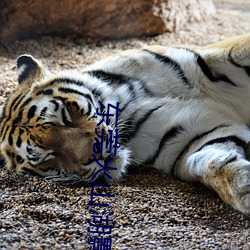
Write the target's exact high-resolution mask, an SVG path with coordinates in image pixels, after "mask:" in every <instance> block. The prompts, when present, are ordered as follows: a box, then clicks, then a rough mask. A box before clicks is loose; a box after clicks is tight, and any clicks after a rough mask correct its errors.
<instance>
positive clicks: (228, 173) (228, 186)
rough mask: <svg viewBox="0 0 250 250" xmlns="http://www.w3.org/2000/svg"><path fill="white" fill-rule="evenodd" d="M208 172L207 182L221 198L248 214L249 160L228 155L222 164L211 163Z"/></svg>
mask: <svg viewBox="0 0 250 250" xmlns="http://www.w3.org/2000/svg"><path fill="white" fill-rule="evenodd" d="M213 163H214V162H213ZM208 173H209V174H208V175H207V176H206V181H207V184H208V185H209V186H210V187H211V188H212V189H214V190H215V191H216V192H217V193H218V194H219V196H220V197H221V198H222V200H224V201H225V202H226V203H228V204H229V205H231V206H232V207H234V208H235V209H237V210H239V211H241V212H242V213H244V214H250V162H249V161H246V160H244V159H242V158H241V159H238V157H232V156H230V157H229V158H227V161H225V164H224V165H223V166H222V165H221V164H219V166H217V167H216V166H215V165H213V164H211V165H210V166H209V171H208Z"/></svg>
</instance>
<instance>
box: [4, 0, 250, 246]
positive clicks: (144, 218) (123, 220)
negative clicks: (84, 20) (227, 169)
mask: <svg viewBox="0 0 250 250" xmlns="http://www.w3.org/2000/svg"><path fill="white" fill-rule="evenodd" d="M204 1H205V0H204ZM215 3H216V7H217V13H216V15H215V16H214V17H213V18H212V19H211V20H210V21H207V22H200V23H196V24H193V25H186V26H185V27H184V28H183V29H182V30H181V31H179V32H178V33H174V34H169V33H166V34H164V35H160V36H157V37H154V38H141V39H127V40H125V39H124V40H122V41H98V42H95V43H94V44H93V43H90V42H88V41H86V40H84V39H80V38H77V37H65V38H53V37H43V38H39V39H38V40H28V41H22V42H15V43H12V44H8V45H5V46H2V47H0V105H2V104H3V102H4V100H5V98H6V96H8V94H9V93H10V92H11V91H12V90H13V87H14V86H15V84H16V81H17V76H16V67H15V60H16V58H17V57H18V56H19V55H20V54H23V53H28V54H32V55H33V56H35V57H37V58H40V59H41V60H42V61H43V62H44V63H45V64H46V65H48V67H49V68H50V70H51V71H54V72H55V71H58V70H61V69H69V68H75V69H81V68H83V67H84V66H85V65H88V64H90V63H92V62H94V61H96V60H98V59H100V58H103V57H105V56H107V55H109V54H112V53H114V52H119V51H121V50H125V49H129V48H137V47H141V46H144V45H148V44H161V45H172V44H175V45H176V44H192V45H204V44H208V43H211V42H215V41H218V40H221V39H224V38H226V37H230V36H234V35H240V34H243V33H246V32H250V22H249V20H250V0H244V1H243V0H238V1H237V0H216V1H215ZM102 191H106V192H107V193H109V194H113V195H115V197H114V198H107V199H106V202H107V203H109V204H110V206H109V208H108V209H107V210H108V211H113V212H114V214H113V215H112V216H111V217H110V218H112V219H113V222H112V227H113V229H112V234H111V235H107V236H109V237H111V238H112V243H113V244H112V246H113V248H112V249H117V250H123V249H124V250H125V249H126V250H130V249H159V250H160V249H250V218H249V217H247V216H244V215H243V214H241V213H239V212H236V211H234V210H233V209H232V208H231V207H229V206H228V205H226V204H224V203H223V202H222V201H221V200H220V199H219V197H218V196H217V195H216V194H215V193H213V192H212V191H210V190H208V189H206V188H205V187H203V186H200V185H197V184H190V183H183V182H180V181H178V180H176V179H174V178H172V177H169V176H166V175H163V174H159V173H155V172H153V171H145V170H140V169H137V170H136V171H135V172H133V173H131V174H130V175H127V176H125V177H124V179H123V181H122V182H120V183H119V184H117V185H114V186H112V187H109V188H108V189H103V190H102ZM89 201H90V188H86V187H65V186H60V185H58V184H55V183H52V182H49V181H45V180H42V179H39V178H36V177H23V176H19V175H16V174H10V173H8V172H7V171H6V170H5V169H0V249H37V250H38V249H83V250H85V249H89V245H88V243H87V241H88V238H89V236H92V237H93V236H95V234H93V233H88V232H87V228H88V226H89V225H88V223H87V220H88V219H91V215H92V213H91V212H90V211H89V209H90V208H92V209H93V208H96V207H93V206H92V207H91V206H89V205H88V203H89ZM107 213H108V212H107ZM107 213H106V214H107Z"/></svg>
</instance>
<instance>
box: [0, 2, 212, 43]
mask: <svg viewBox="0 0 250 250" xmlns="http://www.w3.org/2000/svg"><path fill="white" fill-rule="evenodd" d="M214 13H215V8H214V5H213V2H212V0H181V1H178V0H43V1H41V0H26V1H23V0H1V1H0V43H2V44H3V43H6V42H11V41H13V40H16V39H23V38H30V37H36V36H41V35H48V34H52V35H65V34H73V33H74V34H77V35H80V36H82V37H88V38H93V39H104V38H122V37H139V36H142V35H156V34H161V33H164V32H166V31H175V30H178V29H180V28H181V27H182V25H183V24H185V23H190V22H193V21H201V20H206V19H207V18H209V17H210V16H211V15H213V14H214Z"/></svg>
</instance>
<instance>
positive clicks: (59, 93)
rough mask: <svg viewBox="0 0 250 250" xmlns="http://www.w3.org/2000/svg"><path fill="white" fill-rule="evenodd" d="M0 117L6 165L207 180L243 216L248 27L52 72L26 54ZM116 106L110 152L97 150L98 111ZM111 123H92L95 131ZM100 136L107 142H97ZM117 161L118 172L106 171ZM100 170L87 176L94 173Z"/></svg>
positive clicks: (249, 193) (50, 172) (67, 174)
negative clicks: (152, 171) (114, 145)
mask: <svg viewBox="0 0 250 250" xmlns="http://www.w3.org/2000/svg"><path fill="white" fill-rule="evenodd" d="M17 67H18V71H19V72H18V76H19V77H18V82H19V85H18V86H17V88H16V90H15V91H14V93H12V94H11V95H10V97H9V99H8V100H7V101H6V103H5V106H4V108H3V113H2V117H1V123H0V131H1V132H0V133H1V144H0V150H1V154H2V155H3V157H4V158H5V160H6V166H7V168H8V169H11V170H16V171H18V172H24V173H34V174H38V175H40V176H44V177H47V178H49V179H52V180H59V181H65V182H68V181H69V182H80V181H81V182H83V183H91V181H92V180H91V178H92V177H93V176H94V175H95V181H97V180H98V179H100V178H103V179H105V181H106V182H112V181H118V180H119V179H120V177H121V176H122V174H123V173H125V172H126V167H127V166H128V165H130V164H131V163H133V162H137V163H139V164H144V165H151V166H153V167H154V168H156V169H159V170H161V171H162V172H164V173H167V174H173V175H175V176H176V177H177V178H179V179H181V180H185V181H195V182H201V183H203V184H205V185H206V186H207V187H209V188H211V189H213V190H215V191H216V192H217V193H218V194H219V195H220V197H221V198H222V199H223V200H224V201H225V202H227V203H228V204H230V205H231V206H233V207H234V208H235V209H238V210H239V211H241V212H243V213H246V214H248V213H250V161H249V160H250V150H249V141H250V131H249V123H250V106H249V99H250V34H246V35H243V36H240V37H236V38H232V39H229V40H226V41H223V42H218V43H215V44H212V45H210V46H207V47H201V48H187V47H162V46H153V47H147V48H142V49H140V50H131V51H125V52H123V53H121V54H118V55H114V56H111V57H109V58H107V59H104V60H102V61H100V62H97V63H95V64H93V65H90V66H88V67H86V68H85V69H83V71H82V72H75V71H63V72H59V73H58V74H51V73H50V72H49V71H47V70H46V69H45V68H44V67H43V65H42V63H41V62H40V61H38V60H36V59H34V58H33V57H32V56H29V55H22V56H20V57H19V58H18V60H17ZM98 101H101V102H102V103H103V104H104V105H105V107H107V105H108V104H113V105H116V103H117V102H119V103H120V109H121V112H120V114H119V121H118V129H119V137H120V138H119V146H120V147H119V149H118V151H117V154H116V155H114V154H108V153H105V152H103V153H102V154H95V156H96V157H97V158H98V159H99V161H100V162H101V163H102V164H103V163H104V161H105V160H106V159H109V158H110V157H111V156H112V157H113V158H114V160H113V161H111V162H110V163H109V164H108V165H107V167H108V168H109V169H107V170H106V172H107V173H108V174H109V175H110V176H111V177H112V180H110V179H109V178H107V176H106V175H105V174H104V171H99V170H100V166H99V165H98V164H97V163H96V162H95V161H94V160H93V155H94V154H93V145H94V143H95V142H96V141H98V140H99V139H98V138H97V136H96V133H95V128H96V126H97V123H99V122H100V119H101V118H100V117H98V116H97V114H96V109H97V108H99V110H102V112H105V110H103V109H102V107H101V106H100V104H99V102H98ZM103 128H104V129H105V131H106V133H108V130H113V129H114V121H112V117H111V125H109V126H106V125H100V127H98V131H101V129H103ZM104 143H105V142H104ZM112 168H116V170H114V169H112ZM97 172H98V174H95V173H97Z"/></svg>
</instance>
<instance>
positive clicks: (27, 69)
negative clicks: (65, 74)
mask: <svg viewBox="0 0 250 250" xmlns="http://www.w3.org/2000/svg"><path fill="white" fill-rule="evenodd" d="M17 69H18V83H19V84H24V83H25V84H28V85H29V86H31V85H32V84H33V83H34V82H35V81H38V80H40V79H41V78H42V75H43V65H42V63H41V62H40V61H38V60H36V59H35V58H33V57H32V56H30V55H21V56H20V57H18V59H17Z"/></svg>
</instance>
